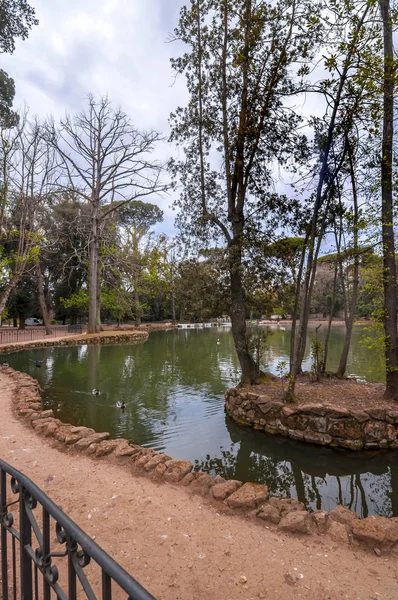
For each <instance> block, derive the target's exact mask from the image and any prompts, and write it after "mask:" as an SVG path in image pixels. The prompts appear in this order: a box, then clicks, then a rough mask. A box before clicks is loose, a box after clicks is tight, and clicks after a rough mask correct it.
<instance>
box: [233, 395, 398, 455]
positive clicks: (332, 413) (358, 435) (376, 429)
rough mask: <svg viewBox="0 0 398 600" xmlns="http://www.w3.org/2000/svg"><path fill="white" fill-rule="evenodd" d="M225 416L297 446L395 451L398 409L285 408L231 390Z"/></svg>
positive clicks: (306, 406) (319, 406)
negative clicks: (303, 444) (305, 443)
mask: <svg viewBox="0 0 398 600" xmlns="http://www.w3.org/2000/svg"><path fill="white" fill-rule="evenodd" d="M225 408H226V411H227V413H228V414H229V415H230V416H231V417H232V418H233V419H234V420H235V421H237V422H238V423H241V424H243V425H250V426H252V427H254V428H255V429H262V430H263V431H266V432H267V433H272V434H279V435H283V436H285V437H289V438H291V439H293V440H298V441H300V442H310V443H312V444H320V445H322V446H332V447H340V448H347V449H349V450H376V449H379V448H398V439H397V438H398V407H397V408H396V409H394V408H391V409H386V408H374V409H366V410H357V409H352V410H348V409H346V408H338V407H335V406H333V405H332V404H330V405H328V404H317V403H315V402H314V403H313V404H299V405H291V404H289V405H286V404H284V403H283V402H278V401H276V400H273V399H271V398H270V397H269V396H265V395H258V394H255V393H253V392H248V391H245V390H244V388H242V389H239V388H231V389H229V390H227V391H226V392H225Z"/></svg>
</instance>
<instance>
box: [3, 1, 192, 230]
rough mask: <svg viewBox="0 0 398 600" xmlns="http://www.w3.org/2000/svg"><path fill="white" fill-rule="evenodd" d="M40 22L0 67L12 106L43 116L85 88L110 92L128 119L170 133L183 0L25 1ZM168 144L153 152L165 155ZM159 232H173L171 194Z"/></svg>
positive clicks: (58, 112) (68, 106) (77, 103)
mask: <svg viewBox="0 0 398 600" xmlns="http://www.w3.org/2000/svg"><path fill="white" fill-rule="evenodd" d="M30 4H31V5H32V6H34V8H35V10H36V15H37V17H38V19H39V21H40V23H39V25H38V26H37V27H35V28H34V29H33V30H32V31H31V33H30V36H29V39H28V40H25V41H17V44H16V50H15V52H14V54H13V55H12V56H8V55H4V54H3V55H2V68H3V69H4V70H5V71H6V72H7V73H8V74H9V75H10V76H11V77H13V78H14V80H15V85H16V97H15V103H14V104H15V107H16V108H18V107H22V106H23V105H24V103H26V104H27V105H28V106H29V109H30V112H31V113H33V114H37V115H38V116H39V117H42V118H45V117H46V116H48V115H50V114H53V115H54V116H55V117H59V116H62V115H63V114H64V113H65V112H69V113H75V112H79V111H80V110H81V109H82V108H83V107H84V105H85V100H86V96H87V94H88V93H89V92H92V93H94V94H95V95H102V94H108V95H109V98H110V99H111V100H112V102H113V103H114V104H115V105H120V106H121V107H122V108H123V109H124V110H125V112H127V113H128V114H129V115H130V116H131V118H132V120H133V122H134V124H135V125H136V126H137V127H139V128H143V129H150V128H154V129H157V130H159V131H160V132H162V133H164V134H165V135H166V136H167V135H168V131H169V130H168V122H167V121H168V116H169V113H170V112H171V111H172V110H174V109H175V108H176V107H177V106H178V104H184V103H185V101H186V90H185V84H184V80H183V79H181V80H178V81H176V82H175V81H174V78H173V74H172V71H171V67H170V64H169V58H170V56H172V55H174V56H175V55H178V53H179V50H180V48H179V46H178V44H176V43H171V44H170V43H167V38H168V35H169V33H170V32H172V31H173V28H174V27H175V26H176V24H177V22H178V15H179V10H180V8H181V6H182V5H183V4H185V1H184V0H130V1H129V2H126V0H67V1H65V0H30ZM169 152H170V149H169V148H168V146H167V145H166V144H164V145H163V146H162V147H161V148H159V151H158V156H159V157H160V158H161V159H166V158H168V156H167V155H168V153H169ZM158 203H159V206H161V208H162V209H163V210H164V212H165V221H164V223H163V224H162V225H161V226H160V230H162V231H165V232H166V233H168V234H172V233H173V221H174V214H173V213H172V212H171V211H170V209H169V208H168V205H169V204H170V203H171V198H170V197H165V198H164V199H159V201H158Z"/></svg>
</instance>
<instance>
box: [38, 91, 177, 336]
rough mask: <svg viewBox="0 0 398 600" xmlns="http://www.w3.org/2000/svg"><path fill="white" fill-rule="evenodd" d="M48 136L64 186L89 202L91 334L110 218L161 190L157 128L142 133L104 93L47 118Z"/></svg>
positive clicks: (97, 314)
mask: <svg viewBox="0 0 398 600" xmlns="http://www.w3.org/2000/svg"><path fill="white" fill-rule="evenodd" d="M47 140H48V142H49V143H50V144H51V145H52V147H53V148H55V149H56V150H57V152H58V154H59V156H60V158H61V160H62V166H63V178H64V181H63V184H62V185H63V186H64V187H65V189H69V190H70V189H72V190H73V192H74V193H75V194H76V196H78V197H80V198H82V199H83V200H84V201H85V202H87V203H88V204H89V207H90V221H91V233H90V240H89V322H88V331H89V333H97V332H99V331H100V329H101V319H100V247H101V240H102V234H103V231H104V227H105V225H106V222H107V220H108V219H109V217H110V216H111V215H112V214H113V213H114V211H116V210H118V209H120V208H121V207H122V206H124V205H125V204H127V203H129V202H131V201H133V200H137V199H140V198H143V197H145V196H150V195H152V194H156V193H159V192H160V191H162V190H164V189H165V188H164V186H163V185H162V184H161V183H160V179H159V177H160V173H161V170H162V165H161V164H160V163H158V162H157V161H155V160H153V159H152V158H151V154H152V152H153V150H154V147H155V144H156V143H157V142H159V141H160V140H161V137H160V134H159V133H158V132H157V131H140V130H138V129H137V128H136V127H134V125H132V123H131V122H130V120H129V118H128V117H127V115H126V114H125V113H124V112H123V111H122V110H121V109H120V108H119V109H116V110H114V109H113V108H112V106H111V102H110V101H109V99H108V98H107V97H102V98H100V99H99V100H96V99H95V98H94V97H93V96H92V95H90V96H89V98H88V108H87V110H86V111H83V112H82V113H80V114H79V115H77V116H74V117H70V116H69V115H67V116H66V117H65V118H64V119H61V121H60V124H59V126H56V125H55V124H54V122H50V123H49V124H48V127H47Z"/></svg>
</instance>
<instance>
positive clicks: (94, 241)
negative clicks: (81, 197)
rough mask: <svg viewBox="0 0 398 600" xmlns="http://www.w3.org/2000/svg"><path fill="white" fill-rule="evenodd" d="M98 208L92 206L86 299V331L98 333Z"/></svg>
mask: <svg viewBox="0 0 398 600" xmlns="http://www.w3.org/2000/svg"><path fill="white" fill-rule="evenodd" d="M97 212H98V209H97V208H96V207H94V209H93V213H94V214H93V218H92V229H91V240H90V265H89V300H88V328H87V333H99V332H100V330H101V328H100V325H99V323H98V288H99V281H98V261H99V238H98V235H99V231H98V214H97Z"/></svg>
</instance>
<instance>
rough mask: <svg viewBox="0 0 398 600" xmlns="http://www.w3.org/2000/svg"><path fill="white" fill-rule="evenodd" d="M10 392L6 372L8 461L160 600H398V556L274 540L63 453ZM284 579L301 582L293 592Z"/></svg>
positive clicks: (1, 385) (116, 469) (1, 426)
mask: <svg viewBox="0 0 398 600" xmlns="http://www.w3.org/2000/svg"><path fill="white" fill-rule="evenodd" d="M11 385H12V384H11V381H9V380H8V378H7V377H6V376H5V375H4V374H1V372H0V457H1V458H2V459H4V460H6V461H7V462H8V463H10V464H11V465H13V466H15V467H16V468H17V469H19V470H20V471H22V472H24V473H25V474H27V475H28V476H29V477H30V478H31V479H33V481H34V482H35V483H36V484H37V485H38V486H39V487H41V488H42V489H43V490H44V491H45V492H46V493H47V494H48V495H49V496H50V497H51V498H52V499H53V500H54V501H55V502H56V503H57V504H59V505H61V506H62V508H63V510H64V511H65V512H66V513H67V514H68V515H69V516H70V517H71V518H72V519H74V520H75V521H76V522H77V523H78V524H79V525H80V526H81V527H82V528H83V529H84V530H85V531H86V532H87V533H89V534H90V535H92V536H95V539H96V541H97V542H98V543H99V544H100V545H101V546H102V547H103V548H104V549H105V550H106V551H107V552H109V553H110V554H111V555H112V556H113V557H114V558H115V559H116V560H117V561H118V562H120V563H121V564H122V565H123V566H124V567H125V568H126V569H127V570H128V571H129V572H130V573H131V574H132V575H133V576H135V577H136V578H137V579H138V580H139V581H140V582H141V583H142V584H143V585H144V586H145V587H147V589H148V590H149V591H150V592H151V593H152V594H153V595H154V596H155V597H156V598H158V599H159V600H179V599H181V600H201V599H204V600H213V599H220V600H234V599H239V600H241V599H242V600H251V599H257V598H268V599H272V600H274V599H275V600H276V599H282V598H283V599H290V598H311V599H317V600H318V599H319V600H320V599H327V598H329V599H331V600H334V599H340V598H347V599H349V600H354V599H361V600H362V599H363V600H365V599H366V600H371V599H374V600H376V599H380V598H386V599H391V600H392V599H393V598H394V599H395V598H397V596H398V581H397V577H398V565H397V561H396V557H393V556H381V557H380V558H379V557H377V556H376V555H374V554H373V553H367V552H365V551H363V550H359V549H355V550H353V549H349V548H341V547H338V546H337V544H336V543H334V542H332V541H331V540H330V539H329V538H326V537H325V538H316V537H308V538H296V537H293V536H286V535H282V534H279V533H275V532H274V531H272V530H271V529H268V528H265V527H263V526H261V525H259V524H255V523H253V522H252V521H250V520H245V519H243V518H240V517H237V516H230V515H222V514H219V513H217V508H215V507H213V506H211V505H209V504H206V502H205V501H204V500H203V499H202V498H201V497H199V496H190V495H189V493H188V492H187V490H185V489H184V488H178V487H174V486H172V485H161V484H157V483H154V482H152V481H150V480H147V479H144V478H140V477H135V476H133V475H131V474H130V473H129V472H128V469H127V468H126V467H122V466H119V465H114V464H112V463H110V462H109V461H106V462H101V461H100V460H98V459H97V460H93V459H91V458H88V457H84V456H73V457H71V456H68V455H67V454H64V453H61V452H59V451H58V450H56V449H54V448H52V447H51V446H50V445H49V443H48V442H47V441H46V440H44V439H43V438H41V437H39V436H38V435H36V434H35V433H34V431H33V430H31V429H28V428H27V427H26V426H25V425H24V424H23V423H22V422H20V421H17V420H16V418H15V416H14V414H13V413H12V410H11V392H12V389H11ZM50 476H52V477H54V479H53V480H52V481H50V482H49V479H50ZM89 515H91V517H89ZM286 573H291V574H292V575H297V574H298V575H303V577H302V578H301V579H300V580H299V581H298V582H297V583H296V584H295V585H293V586H292V585H289V584H288V583H287V582H286V580H285V575H286ZM242 575H244V576H245V577H246V578H247V583H245V584H242V583H239V577H240V576H242Z"/></svg>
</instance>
